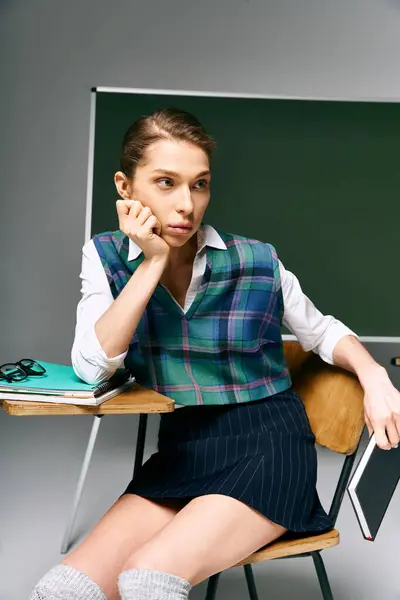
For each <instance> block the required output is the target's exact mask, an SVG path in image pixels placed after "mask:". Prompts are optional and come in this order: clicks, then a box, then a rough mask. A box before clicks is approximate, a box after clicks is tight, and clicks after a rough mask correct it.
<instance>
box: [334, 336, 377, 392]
mask: <svg viewBox="0 0 400 600" xmlns="http://www.w3.org/2000/svg"><path fill="white" fill-rule="evenodd" d="M333 361H334V363H335V365H337V366H339V367H343V368H344V369H347V370H348V371H352V372H353V373H355V374H356V375H357V377H358V379H359V381H360V383H361V385H362V387H363V388H364V390H365V389H366V387H367V386H368V385H369V384H370V382H371V381H372V380H373V381H374V382H376V381H377V380H380V379H382V380H384V379H387V378H388V373H387V371H386V369H385V368H384V367H382V366H381V365H380V364H379V363H377V362H376V361H375V360H374V359H373V358H372V356H371V354H370V353H369V352H368V350H367V349H366V348H364V346H363V345H362V344H361V343H360V342H359V341H358V339H357V338H356V337H354V336H353V335H346V336H344V337H343V338H342V339H341V340H339V342H338V343H337V344H336V346H335V349H334V351H333Z"/></svg>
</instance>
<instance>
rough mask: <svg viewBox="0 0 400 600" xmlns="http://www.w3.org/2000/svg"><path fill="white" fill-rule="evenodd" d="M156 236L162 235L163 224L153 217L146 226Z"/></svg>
mask: <svg viewBox="0 0 400 600" xmlns="http://www.w3.org/2000/svg"><path fill="white" fill-rule="evenodd" d="M144 225H145V226H146V227H148V228H149V230H151V231H152V232H153V233H155V234H156V235H161V223H160V221H159V220H158V219H157V217H156V216H155V215H153V214H152V215H151V216H150V217H149V218H148V219H147V221H146V222H145V224H144Z"/></svg>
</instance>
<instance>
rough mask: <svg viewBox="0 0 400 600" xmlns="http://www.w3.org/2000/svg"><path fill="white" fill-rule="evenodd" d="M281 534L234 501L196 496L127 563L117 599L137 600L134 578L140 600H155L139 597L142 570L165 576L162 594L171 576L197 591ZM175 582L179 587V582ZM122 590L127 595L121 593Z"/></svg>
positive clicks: (181, 595)
mask: <svg viewBox="0 0 400 600" xmlns="http://www.w3.org/2000/svg"><path fill="white" fill-rule="evenodd" d="M285 531H286V529H285V528H284V527H281V526H280V525H277V524H276V523H273V522H272V521H270V520H269V519H267V518H266V517H264V515H262V514H261V513H259V512H258V511H256V510H254V509H252V508H251V507H249V506H247V505H246V504H244V503H243V502H240V501H239V500H236V499H234V498H231V497H229V496H223V495H220V494H210V495H206V496H199V497H197V498H195V499H193V500H192V501H191V502H189V503H188V504H187V505H186V506H185V507H184V508H183V509H182V510H181V511H180V512H179V513H178V514H177V515H176V516H175V517H174V518H173V519H172V520H171V521H170V522H169V523H168V525H166V526H165V527H164V528H163V529H162V530H161V531H159V532H158V533H157V534H156V535H154V536H153V537H152V538H151V539H150V540H149V541H148V542H146V543H145V544H143V545H142V546H141V547H140V548H138V549H137V550H135V551H134V552H133V554H132V555H131V556H130V557H129V558H128V559H127V560H126V562H125V564H124V565H123V571H125V572H124V574H123V576H122V577H121V579H120V585H121V593H122V594H123V598H129V599H130V598H136V596H135V593H136V594H137V592H135V591H134V590H135V585H136V584H135V582H134V581H132V579H135V577H137V578H139V579H138V583H137V586H136V587H137V589H139V590H140V592H141V594H142V595H141V597H143V598H147V597H149V598H158V596H157V594H155V595H153V596H152V595H149V596H146V595H144V592H143V589H142V588H143V577H144V576H145V573H146V572H145V571H143V569H145V570H154V571H157V572H158V573H159V577H161V578H162V574H164V575H165V576H166V579H165V581H161V580H160V586H161V587H162V586H164V589H165V586H168V585H170V584H169V582H168V581H173V580H172V579H171V577H170V576H171V575H175V576H177V578H180V579H181V580H182V581H183V582H185V581H186V582H189V583H190V585H191V586H193V585H196V584H198V583H200V582H201V581H203V580H204V579H207V578H208V577H210V576H211V575H213V574H215V573H219V572H220V571H223V570H224V569H227V568H229V567H231V566H233V565H235V564H236V563H237V562H239V561H240V560H242V559H244V558H246V557H247V556H248V555H249V554H251V553H252V552H255V551H256V550H258V549H259V548H261V547H262V546H264V545H265V544H267V543H269V542H272V541H273V540H275V539H276V538H278V537H280V536H281V535H282V534H283V533H285ZM141 573H142V575H141ZM130 575H131V581H129V577H130ZM168 576H169V580H168V579H167V578H168ZM141 577H142V578H141ZM176 582H178V585H179V580H178V579H176ZM124 585H126V589H131V590H132V592H129V591H128V592H127V593H125V590H124ZM152 585H154V582H153V584H152ZM174 585H175V582H174ZM181 585H183V587H181V588H180V590H181V591H180V592H178V593H177V594H176V595H173V594H172V593H171V595H170V597H171V598H186V597H187V596H186V595H185V594H186V593H187V588H185V586H184V584H181ZM141 586H142V587H141ZM174 589H175V588H174ZM130 594H131V595H130ZM137 597H139V596H137ZM160 597H164V596H162V594H161V595H160Z"/></svg>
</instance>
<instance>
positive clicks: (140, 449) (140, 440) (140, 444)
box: [133, 414, 148, 477]
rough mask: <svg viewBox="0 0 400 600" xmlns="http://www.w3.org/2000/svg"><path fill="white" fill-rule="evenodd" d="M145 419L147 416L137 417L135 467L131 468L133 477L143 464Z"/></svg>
mask: <svg viewBox="0 0 400 600" xmlns="http://www.w3.org/2000/svg"><path fill="white" fill-rule="evenodd" d="M147 417H148V415H147V414H140V415H139V425H138V433H137V440H136V453H135V466H134V468H133V476H134V477H135V475H136V474H137V472H138V470H139V469H140V467H141V465H142V464H143V453H144V444H145V441H146V429H147Z"/></svg>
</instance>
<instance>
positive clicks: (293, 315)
mask: <svg viewBox="0 0 400 600" xmlns="http://www.w3.org/2000/svg"><path fill="white" fill-rule="evenodd" d="M279 272H280V276H281V286H282V294H283V302H284V314H283V321H282V322H283V324H284V325H285V326H286V327H287V328H288V329H289V330H290V331H291V332H292V333H293V334H294V335H295V336H296V337H297V339H298V341H299V343H300V345H301V346H302V348H303V349H304V350H306V351H309V350H312V351H313V352H315V353H316V354H319V355H320V357H321V358H322V360H324V361H325V362H326V363H328V364H331V365H333V364H334V362H333V350H334V348H335V346H336V344H337V343H338V341H339V340H340V339H341V338H343V337H344V336H346V335H354V336H355V337H356V338H358V336H357V334H355V333H354V331H351V329H349V328H348V327H346V325H344V324H343V323H342V322H341V321H338V320H337V319H335V318H334V317H333V316H332V315H323V314H322V313H321V312H320V311H319V310H318V309H317V308H316V307H315V306H314V304H313V303H312V302H311V300H310V299H309V298H308V297H307V296H306V295H305V294H304V292H303V290H302V289H301V286H300V283H299V280H298V279H297V277H296V276H295V275H294V274H293V273H291V272H290V271H287V270H286V269H285V267H284V266H283V264H282V263H281V262H280V261H279Z"/></svg>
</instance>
